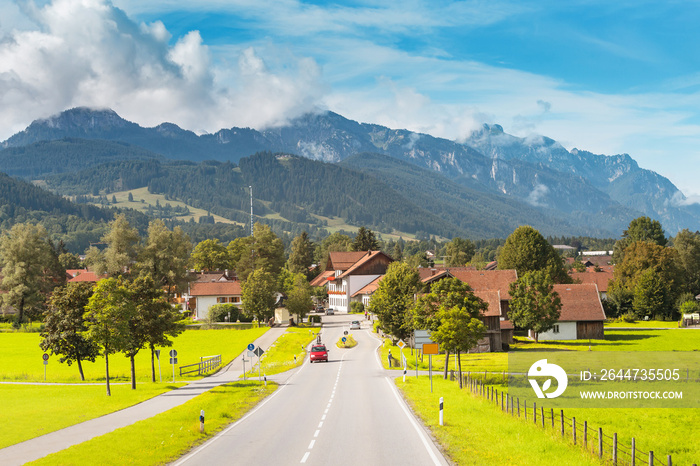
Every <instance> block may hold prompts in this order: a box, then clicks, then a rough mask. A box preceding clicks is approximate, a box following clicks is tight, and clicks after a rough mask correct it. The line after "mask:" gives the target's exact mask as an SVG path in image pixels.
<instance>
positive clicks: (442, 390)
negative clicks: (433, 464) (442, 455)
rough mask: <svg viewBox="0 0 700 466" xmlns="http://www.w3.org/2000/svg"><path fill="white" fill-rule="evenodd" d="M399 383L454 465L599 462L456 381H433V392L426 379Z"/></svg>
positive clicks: (591, 463)
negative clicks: (440, 410) (441, 415)
mask: <svg viewBox="0 0 700 466" xmlns="http://www.w3.org/2000/svg"><path fill="white" fill-rule="evenodd" d="M396 385H397V386H398V387H399V389H400V390H401V391H402V392H403V394H404V397H405V398H406V399H407V400H408V402H409V404H410V405H411V407H412V408H413V410H414V412H416V413H417V415H418V416H419V417H420V418H421V419H422V420H423V422H424V423H425V425H426V426H428V427H429V428H430V430H431V432H432V434H433V436H435V438H436V439H437V440H438V442H439V443H440V444H441V445H442V446H443V448H444V449H445V451H446V453H447V455H448V456H449V457H450V459H451V460H452V461H453V462H454V463H455V464H459V465H485V464H498V465H523V466H527V465H533V466H540V465H544V464H556V465H558V466H565V465H572V466H574V465H575V466H578V465H595V464H600V463H599V462H598V461H597V460H596V459H595V458H594V457H593V456H592V455H589V454H588V453H586V452H584V451H582V450H581V449H579V448H576V447H572V446H570V445H568V444H567V443H565V442H563V441H562V440H560V439H559V438H558V437H557V436H556V435H555V434H552V433H551V431H547V430H543V429H542V428H538V427H535V426H534V425H532V424H529V423H524V422H518V421H516V420H514V419H511V417H510V416H508V415H506V414H504V413H502V412H501V411H500V410H498V409H497V408H495V407H493V406H492V405H490V404H489V403H488V402H486V401H484V400H482V399H478V398H476V397H474V396H472V395H471V393H470V392H469V391H467V390H460V389H459V386H458V385H457V384H456V383H455V382H449V381H446V380H442V379H441V378H439V377H434V378H433V393H431V392H430V382H429V381H428V378H427V377H419V378H417V379H416V378H415V377H407V378H406V382H405V383H404V382H402V381H401V379H400V378H399V379H396ZM440 397H443V398H444V406H445V409H444V413H445V414H444V419H445V425H444V426H440V425H439V422H438V419H439V418H438V404H439V400H440Z"/></svg>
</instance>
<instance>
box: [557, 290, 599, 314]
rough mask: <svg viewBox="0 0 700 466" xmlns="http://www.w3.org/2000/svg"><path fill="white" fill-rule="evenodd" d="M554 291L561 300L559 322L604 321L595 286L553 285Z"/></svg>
mask: <svg viewBox="0 0 700 466" xmlns="http://www.w3.org/2000/svg"><path fill="white" fill-rule="evenodd" d="M554 291H556V292H557V293H558V294H559V297H560V298H561V304H562V306H561V316H560V317H559V320H560V321H561V322H576V321H598V320H605V311H604V310H603V305H602V304H601V302H600V296H599V295H598V287H597V286H596V285H595V284H590V283H586V284H579V285H554Z"/></svg>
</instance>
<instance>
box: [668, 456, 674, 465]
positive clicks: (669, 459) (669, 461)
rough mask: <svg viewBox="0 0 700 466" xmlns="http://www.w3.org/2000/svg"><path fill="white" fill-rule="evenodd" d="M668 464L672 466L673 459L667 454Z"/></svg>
mask: <svg viewBox="0 0 700 466" xmlns="http://www.w3.org/2000/svg"><path fill="white" fill-rule="evenodd" d="M668 466H673V461H671V455H668Z"/></svg>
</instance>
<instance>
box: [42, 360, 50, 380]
mask: <svg viewBox="0 0 700 466" xmlns="http://www.w3.org/2000/svg"><path fill="white" fill-rule="evenodd" d="M41 358H42V359H43V360H44V382H46V366H48V365H49V354H48V353H44V355H43V356H42V357H41Z"/></svg>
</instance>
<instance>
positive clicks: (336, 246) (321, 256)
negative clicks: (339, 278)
mask: <svg viewBox="0 0 700 466" xmlns="http://www.w3.org/2000/svg"><path fill="white" fill-rule="evenodd" d="M351 245H352V239H351V238H350V237H349V236H348V235H344V234H342V233H338V232H335V233H332V234H331V235H329V236H327V237H325V238H324V239H323V241H321V244H319V245H318V246H316V251H315V254H316V262H318V263H319V264H320V265H321V267H322V268H323V269H324V270H325V269H326V265H327V264H328V253H330V252H345V251H350V250H351V249H350V248H351Z"/></svg>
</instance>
